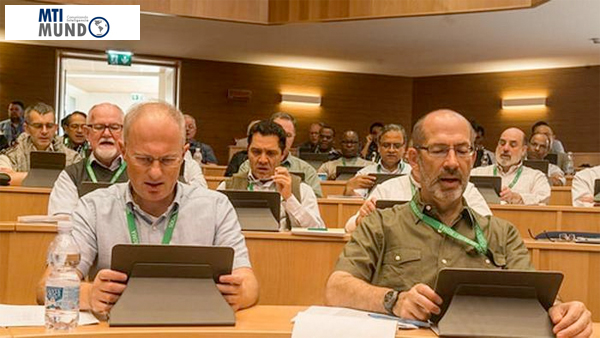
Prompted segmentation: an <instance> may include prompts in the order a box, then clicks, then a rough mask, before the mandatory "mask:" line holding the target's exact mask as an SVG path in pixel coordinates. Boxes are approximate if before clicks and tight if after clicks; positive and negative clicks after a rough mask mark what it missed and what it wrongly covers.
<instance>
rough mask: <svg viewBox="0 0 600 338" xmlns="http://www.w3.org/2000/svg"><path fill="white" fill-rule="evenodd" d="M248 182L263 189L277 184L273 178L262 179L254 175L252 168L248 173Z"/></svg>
mask: <svg viewBox="0 0 600 338" xmlns="http://www.w3.org/2000/svg"><path fill="white" fill-rule="evenodd" d="M248 182H249V183H252V184H254V186H256V187H258V188H262V189H270V188H272V187H274V186H275V185H274V184H275V181H273V180H268V181H261V180H259V179H258V178H256V177H254V175H253V174H252V170H250V172H249V173H248Z"/></svg>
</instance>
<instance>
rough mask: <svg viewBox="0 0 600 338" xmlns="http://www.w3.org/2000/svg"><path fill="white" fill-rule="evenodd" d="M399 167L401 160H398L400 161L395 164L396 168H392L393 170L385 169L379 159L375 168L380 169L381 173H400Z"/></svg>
mask: <svg viewBox="0 0 600 338" xmlns="http://www.w3.org/2000/svg"><path fill="white" fill-rule="evenodd" d="M400 168H402V160H400V162H398V164H396V169H394V170H387V169H386V168H385V167H384V166H383V164H382V163H381V159H380V160H379V161H378V162H377V169H378V170H379V171H381V172H382V173H386V174H388V173H389V174H400V173H401V171H402V170H400Z"/></svg>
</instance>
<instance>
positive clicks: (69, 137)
mask: <svg viewBox="0 0 600 338" xmlns="http://www.w3.org/2000/svg"><path fill="white" fill-rule="evenodd" d="M86 119H87V116H86V115H85V114H84V113H83V112H80V111H77V110H76V111H74V112H72V113H71V114H69V115H68V116H67V117H65V118H64V119H63V123H62V127H63V130H64V131H65V135H64V136H63V137H62V142H63V143H64V144H65V145H66V146H67V148H69V149H73V150H75V151H76V152H78V153H79V155H81V156H82V157H86V156H87V151H88V150H89V144H88V142H87V141H86V137H85V125H86Z"/></svg>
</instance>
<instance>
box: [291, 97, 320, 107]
mask: <svg viewBox="0 0 600 338" xmlns="http://www.w3.org/2000/svg"><path fill="white" fill-rule="evenodd" d="M281 103H295V104H307V105H313V106H320V105H321V97H320V96H319V95H305V94H281Z"/></svg>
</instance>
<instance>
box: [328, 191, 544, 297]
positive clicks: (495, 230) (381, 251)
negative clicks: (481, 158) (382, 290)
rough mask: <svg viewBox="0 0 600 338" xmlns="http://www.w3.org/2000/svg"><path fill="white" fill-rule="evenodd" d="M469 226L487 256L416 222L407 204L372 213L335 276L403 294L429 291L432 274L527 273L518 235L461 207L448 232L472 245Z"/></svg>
mask: <svg viewBox="0 0 600 338" xmlns="http://www.w3.org/2000/svg"><path fill="white" fill-rule="evenodd" d="M415 198H416V201H417V202H418V203H417V205H418V207H419V209H420V210H422V212H423V213H425V214H427V215H429V216H431V217H434V218H436V219H437V218H438V217H437V212H436V210H435V208H426V206H425V205H424V204H423V203H422V202H421V201H420V196H419V195H418V193H417V195H416V196H415ZM428 209H429V210H428ZM475 220H476V221H477V223H478V224H479V226H480V227H481V229H482V231H483V233H484V236H485V238H486V240H487V242H488V248H489V254H488V255H487V256H486V255H481V254H478V253H477V251H476V250H475V249H474V248H473V247H471V246H470V245H468V244H466V243H464V242H462V241H457V240H456V239H453V238H452V237H449V236H445V235H443V234H439V233H438V232H437V231H435V230H434V229H433V228H432V227H430V226H429V225H427V224H425V223H424V222H423V221H421V220H419V219H418V218H417V217H416V216H415V214H414V213H413V212H412V210H411V208H410V205H408V204H404V205H397V206H395V207H393V208H388V209H383V210H376V211H375V212H374V213H372V214H370V215H369V216H367V217H365V218H364V220H363V221H362V223H361V226H360V227H358V228H357V229H356V231H355V232H354V233H353V234H352V238H351V239H350V241H349V242H348V243H347V244H346V246H345V247H344V250H343V251H342V253H341V255H340V257H339V259H338V261H337V264H336V267H335V270H339V271H345V272H348V273H350V274H351V275H353V276H354V277H356V278H359V279H361V280H363V281H365V282H367V283H370V284H372V285H376V286H382V287H388V288H393V289H395V290H398V291H406V290H409V289H410V288H411V287H413V286H414V285H415V284H417V283H425V284H427V285H429V286H430V287H432V288H433V287H434V283H435V278H436V276H437V273H438V272H439V270H440V269H442V268H445V267H455V268H479V269H511V270H512V269H518V270H533V266H532V264H531V262H530V259H529V253H528V251H527V248H526V247H525V245H524V244H523V241H522V239H521V236H520V235H519V231H518V230H517V229H516V228H515V227H514V226H513V225H512V224H510V223H509V222H507V221H505V220H502V219H499V218H496V217H494V216H487V217H483V216H481V215H479V214H477V213H474V212H472V210H471V209H470V208H468V207H464V209H463V210H462V212H461V213H460V215H459V217H458V218H457V219H456V220H455V221H454V222H453V223H452V224H451V226H452V228H453V229H454V230H455V231H457V232H459V233H460V234H462V235H463V236H465V237H467V238H470V239H473V240H474V239H475V231H474V229H473V223H474V221H475Z"/></svg>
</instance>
